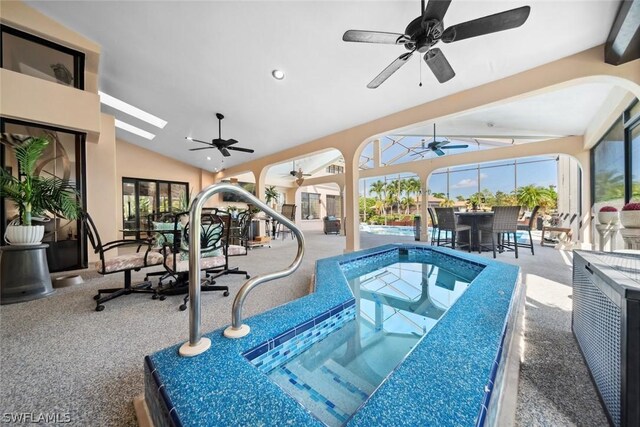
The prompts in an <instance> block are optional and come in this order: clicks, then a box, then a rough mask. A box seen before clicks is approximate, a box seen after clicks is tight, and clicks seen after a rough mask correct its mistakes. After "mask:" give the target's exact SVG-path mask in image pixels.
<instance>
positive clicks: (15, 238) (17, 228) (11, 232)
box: [4, 225, 44, 246]
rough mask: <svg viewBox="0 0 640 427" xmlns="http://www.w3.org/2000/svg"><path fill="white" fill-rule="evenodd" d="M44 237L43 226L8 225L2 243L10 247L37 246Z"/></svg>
mask: <svg viewBox="0 0 640 427" xmlns="http://www.w3.org/2000/svg"><path fill="white" fill-rule="evenodd" d="M43 237H44V225H8V226H7V230H6V231H5V233H4V241H5V242H7V243H8V244H10V245H16V246H25V245H39V244H40V243H42V238H43Z"/></svg>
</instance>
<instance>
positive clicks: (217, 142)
mask: <svg viewBox="0 0 640 427" xmlns="http://www.w3.org/2000/svg"><path fill="white" fill-rule="evenodd" d="M216 117H217V118H218V137H217V138H215V139H212V140H211V142H206V141H200V140H199V139H193V138H191V137H189V136H187V137H185V139H188V140H189V141H193V142H199V143H201V144H205V145H208V147H200V148H190V149H189V151H198V150H208V149H210V148H217V149H218V151H220V152H221V153H222V155H223V156H224V157H229V156H230V155H231V153H229V150H233V151H242V152H244V153H253V150H252V149H250V148H242V147H232V145H234V144H237V143H238V141H236V140H235V139H222V119H224V116H223V115H222V114H220V113H216Z"/></svg>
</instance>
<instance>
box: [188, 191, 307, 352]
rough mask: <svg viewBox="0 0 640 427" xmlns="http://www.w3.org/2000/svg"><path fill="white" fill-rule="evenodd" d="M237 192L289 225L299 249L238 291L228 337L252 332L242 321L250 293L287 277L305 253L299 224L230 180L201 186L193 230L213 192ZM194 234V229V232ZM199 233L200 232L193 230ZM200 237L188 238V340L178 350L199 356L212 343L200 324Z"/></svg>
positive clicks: (191, 218) (191, 219) (195, 202)
mask: <svg viewBox="0 0 640 427" xmlns="http://www.w3.org/2000/svg"><path fill="white" fill-rule="evenodd" d="M223 191H224V192H228V193H235V194H237V195H239V196H242V197H243V198H245V199H246V200H247V202H249V203H251V204H253V205H255V206H257V207H259V208H260V209H262V210H263V211H264V212H265V213H266V214H267V215H269V216H270V217H271V218H273V219H275V220H278V221H279V222H280V223H282V224H284V225H285V226H286V227H287V228H288V229H290V230H291V231H292V232H293V233H294V234H295V235H296V238H297V240H298V253H297V254H296V257H295V259H294V260H293V262H292V263H291V265H289V266H288V267H287V268H285V269H283V270H280V271H276V272H273V273H267V274H263V275H259V276H255V277H253V278H252V279H250V280H248V281H247V282H246V283H245V284H244V285H243V286H242V288H240V290H239V291H238V294H237V295H236V298H235V300H234V301H233V308H232V312H231V326H229V327H228V328H227V329H226V330H225V331H224V335H225V336H226V337H229V338H240V337H243V336H245V335H247V334H248V333H249V326H247V325H243V324H242V307H243V305H244V301H245V299H246V298H247V295H249V293H250V292H251V291H252V290H253V289H254V288H255V287H256V286H258V285H260V284H262V283H265V282H269V281H271V280H275V279H279V278H282V277H286V276H288V275H290V274H291V273H293V272H294V271H296V270H297V269H298V267H299V266H300V263H301V262H302V257H303V256H304V236H303V235H302V232H301V231H300V229H299V228H298V227H296V225H295V224H294V223H293V222H291V221H290V220H289V219H287V218H286V217H284V216H282V215H281V214H280V213H278V212H276V211H275V210H273V209H271V208H270V207H269V206H267V205H266V204H265V203H264V202H263V201H262V200H260V199H258V198H257V197H255V196H254V195H253V194H251V193H249V192H248V191H246V190H244V189H243V188H241V187H239V186H236V185H233V184H229V183H219V184H213V185H210V186H209V187H207V188H205V189H204V190H202V191H201V192H200V193H198V195H197V196H196V198H195V199H194V200H193V204H192V206H191V211H190V212H189V227H190V228H191V230H199V229H200V226H201V223H202V207H203V206H204V204H205V202H206V201H207V200H209V198H210V197H211V196H213V195H214V194H216V193H220V192H223ZM192 234H193V232H192ZM194 235H196V236H197V234H194ZM200 244H201V242H200V239H198V238H195V239H194V238H192V239H189V341H188V342H186V343H184V344H183V345H182V346H181V347H180V350H179V353H180V355H181V356H187V357H189V356H196V355H198V354H201V353H204V352H205V351H207V350H208V349H209V347H211V340H209V339H208V338H205V337H202V333H201V331H200V326H201V301H200V280H201V272H200Z"/></svg>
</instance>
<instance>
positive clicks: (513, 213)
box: [478, 206, 520, 258]
mask: <svg viewBox="0 0 640 427" xmlns="http://www.w3.org/2000/svg"><path fill="white" fill-rule="evenodd" d="M491 210H492V211H493V217H492V218H491V222H489V223H487V224H480V225H478V253H480V252H482V248H483V247H486V246H483V245H482V233H483V232H485V233H491V249H492V250H493V257H494V258H495V257H496V237H497V238H498V239H497V240H498V241H497V243H498V249H499V250H500V252H504V251H505V250H506V249H508V250H513V251H514V252H515V254H516V258H518V244H517V238H518V236H517V235H516V232H517V231H518V216H519V215H520V206H494V207H492V208H491ZM505 234H506V235H510V234H513V241H514V244H513V246H511V245H510V244H508V243H505V242H504V235H505Z"/></svg>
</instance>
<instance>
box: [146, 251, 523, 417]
mask: <svg viewBox="0 0 640 427" xmlns="http://www.w3.org/2000/svg"><path fill="white" fill-rule="evenodd" d="M401 260H402V261H410V262H434V261H446V262H447V263H448V264H449V265H451V266H452V271H453V272H455V273H456V274H459V275H460V276H462V277H465V278H468V280H473V278H474V277H476V276H477V275H478V274H479V273H481V272H483V269H486V270H485V272H484V273H483V274H482V275H481V276H480V277H481V278H482V280H479V282H478V286H476V288H477V289H476V291H475V292H472V293H476V294H477V295H476V297H474V298H471V295H469V297H468V298H466V299H464V301H461V300H463V298H461V300H459V301H458V303H457V304H458V305H459V307H457V308H456V310H451V311H457V312H458V313H451V315H450V316H449V317H451V318H450V319H448V322H446V323H453V324H459V323H460V321H461V320H463V321H467V320H469V319H464V317H465V316H464V315H461V314H460V313H465V311H469V310H474V308H477V301H478V300H479V301H482V302H485V303H487V304H488V306H491V304H493V303H494V302H497V301H498V300H502V301H504V297H509V298H510V297H511V292H512V291H514V288H513V286H514V285H513V283H514V282H513V279H514V278H515V280H516V284H517V275H518V271H519V269H518V267H515V266H509V265H506V264H502V263H500V262H495V261H491V260H484V259H480V258H478V257H476V256H472V255H467V254H466V253H458V252H454V251H452V250H447V249H440V248H438V249H433V250H432V248H431V247H428V246H425V247H422V246H418V245H402V244H393V245H385V246H383V247H378V248H372V249H368V250H364V251H359V252H356V253H350V254H345V255H343V256H339V257H333V258H327V259H323V260H318V261H317V263H316V273H318V272H322V274H321V275H318V274H317V275H316V277H317V278H318V280H317V282H316V285H317V287H316V292H315V293H314V294H310V295H308V296H306V297H303V298H300V299H298V300H294V301H292V302H290V303H287V304H285V305H283V306H279V307H276V308H274V309H271V310H269V311H267V312H264V313H261V314H259V315H256V316H253V317H251V318H249V319H247V320H246V322H247V323H248V324H249V325H250V326H251V328H252V333H251V334H250V335H249V336H248V337H245V338H243V339H242V340H229V339H227V338H224V337H223V336H222V333H221V331H222V329H220V330H217V331H214V332H210V333H207V334H205V336H207V337H208V338H210V339H211V340H212V351H209V352H207V353H204V354H203V355H200V356H198V357H195V358H182V357H180V356H178V353H177V349H178V347H179V346H178V345H176V346H173V347H169V348H167V349H164V350H161V351H159V352H157V353H154V354H153V355H151V356H147V357H146V358H145V363H144V369H145V401H146V404H147V407H148V410H149V412H150V414H151V420H152V422H153V423H154V425H155V426H156V427H161V426H181V425H185V426H186V425H203V423H204V424H206V425H212V426H213V425H256V424H265V423H267V424H272V425H276V424H277V425H283V424H295V425H305V426H312V425H321V423H320V422H319V421H318V420H317V419H315V418H314V417H313V416H311V415H310V414H309V413H308V412H307V411H306V410H305V409H303V408H302V407H301V406H300V405H299V404H297V402H295V401H294V400H293V399H292V398H291V397H289V396H288V395H287V394H286V393H285V392H283V391H282V390H281V389H280V388H279V387H278V386H276V385H275V383H272V382H271V381H270V380H269V379H268V378H267V377H266V375H265V374H264V373H263V372H262V371H260V370H259V368H258V369H256V366H255V365H254V364H253V361H255V360H257V359H258V358H260V357H261V356H263V365H261V366H264V368H263V369H270V367H271V366H275V365H277V360H276V359H278V357H279V356H280V355H281V354H282V353H280V354H277V355H276V354H275V351H274V350H275V349H276V347H278V346H280V348H281V349H282V348H285V349H286V350H285V351H290V352H291V351H297V349H298V348H300V347H305V346H307V345H309V344H308V343H309V342H310V341H311V340H313V338H310V337H309V336H308V334H307V335H305V332H307V331H309V330H311V329H313V328H315V327H316V326H317V325H318V326H320V327H323V326H324V327H325V328H327V329H328V328H332V327H333V328H336V329H337V328H338V327H340V326H342V325H343V324H344V322H346V321H347V319H348V318H349V316H352V315H353V316H355V305H354V301H353V295H352V294H351V291H350V289H349V288H348V284H347V283H346V279H345V275H351V274H352V273H356V274H357V271H358V270H360V269H362V268H367V267H369V266H370V265H371V264H379V263H381V262H384V263H387V265H390V264H392V263H394V262H398V261H401ZM487 267H489V268H488V269H487ZM510 281H511V282H510ZM509 283H511V285H509ZM490 285H494V286H495V289H492V288H491V286H490ZM470 287H471V288H473V286H471V285H470ZM517 288H518V287H517V286H516V288H515V289H517ZM488 289H490V290H492V291H495V290H498V292H497V293H498V294H499V295H502V296H503V297H502V298H498V300H495V301H492V299H495V298H496V297H495V296H492V297H489V298H487V299H485V298H484V296H489V295H492V294H493V295H494V294H495V293H494V292H491V293H490V294H486V292H487V290H488ZM507 292H508V295H505V294H506V293H507ZM467 293H470V292H469V291H467ZM463 297H464V295H463ZM477 297H480V299H478V300H475V298H477ZM514 300H515V298H514V299H511V298H510V303H509V310H508V313H511V312H512V311H513V307H512V306H513V305H514ZM460 302H462V303H460ZM500 304H504V302H502V303H500ZM322 307H325V308H324V309H323V308H322ZM502 307H504V305H502ZM454 308H455V305H454ZM493 308H494V307H492V310H490V312H494V313H493V315H492V316H490V317H492V319H491V322H490V324H491V327H492V328H493V327H494V325H496V326H497V323H500V324H501V325H503V326H504V325H507V323H508V322H511V320H509V319H510V318H512V317H513V316H512V315H511V314H508V313H504V312H503V311H504V309H500V310H495V309H493ZM319 310H322V312H321V313H320V314H315V313H318V311H319ZM496 311H499V313H495V312H496ZM507 314H508V315H507ZM309 317H312V318H311V319H309ZM338 317H339V318H338ZM329 318H333V319H332V320H331V321H330V322H327V320H329ZM471 320H473V319H471ZM498 321H499V322H498ZM323 322H327V323H324V325H323ZM340 322H342V324H340ZM331 323H333V325H332V326H330V325H331ZM312 324H313V327H312V326H311V325H312ZM339 324H340V325H339ZM287 325H290V326H287ZM283 329H284V331H283ZM450 329H454V328H444V327H442V325H436V327H435V328H434V332H435V333H433V332H432V333H433V336H432V337H429V336H427V338H430V341H435V342H436V344H442V343H448V344H450V345H449V346H445V347H446V348H444V349H442V348H438V349H436V348H431V345H430V344H431V343H427V344H424V343H422V345H418V347H417V349H416V350H417V351H415V352H414V354H412V355H411V358H410V359H411V360H410V361H409V360H407V361H405V362H404V363H403V364H401V365H400V366H399V367H398V368H399V369H398V370H399V371H402V372H398V373H397V375H394V377H395V378H388V380H387V381H386V382H385V383H383V387H381V388H380V389H378V391H377V392H376V393H374V394H373V395H372V396H371V397H370V398H369V400H368V401H367V404H366V405H365V406H364V407H363V408H361V410H360V411H359V412H358V413H356V414H355V418H352V419H351V420H350V421H349V423H348V425H350V426H355V425H370V423H371V420H373V419H375V420H376V422H383V423H386V424H389V425H393V424H395V425H416V424H415V422H416V421H415V420H416V419H418V420H419V423H418V424H421V425H425V423H427V424H429V423H430V422H432V421H433V420H434V419H435V420H439V418H440V415H444V414H449V415H446V416H447V417H452V416H453V417H455V416H456V412H458V411H457V410H454V409H453V408H457V407H458V406H459V405H462V406H464V407H467V409H466V411H467V412H466V415H465V417H466V418H465V420H466V421H465V422H463V424H466V425H469V424H474V423H475V424H476V425H483V423H485V422H486V420H488V419H489V420H490V419H491V411H489V416H488V417H487V415H486V414H487V410H486V408H487V406H488V405H492V404H493V403H494V401H495V395H496V394H497V392H493V383H494V382H496V378H497V379H498V381H499V380H500V378H501V370H502V369H503V365H504V363H503V361H504V353H505V352H504V351H503V346H504V345H506V344H505V336H506V335H508V331H507V329H506V328H504V327H503V328H502V330H501V333H500V337H501V339H500V346H499V349H498V351H497V352H496V351H495V350H494V349H495V348H496V347H495V345H494V344H490V343H497V342H498V341H497V339H496V338H497V336H496V334H495V333H494V332H492V333H490V332H491V331H495V332H497V330H496V329H491V331H487V333H484V332H482V333H478V332H479V331H478V330H474V331H473V334H474V336H477V337H478V340H479V341H481V343H480V345H484V344H483V343H486V344H487V345H489V348H488V349H489V353H487V352H486V351H484V350H483V351H481V352H478V351H477V349H473V348H467V347H466V346H465V345H464V343H463V342H459V341H460V340H458V339H456V336H457V334H458V333H459V332H458V331H455V330H450ZM272 337H275V338H272ZM494 337H495V338H494ZM431 338H432V339H431ZM276 340H277V342H278V344H276ZM462 341H465V340H464V339H463V340H462ZM287 343H289V344H287ZM297 345H300V347H297ZM282 346H284V347H282ZM436 347H438V346H436ZM440 347H442V346H441V345H440ZM480 348H483V347H480ZM270 351H271V352H272V353H270V355H269V356H264V355H267V354H269V352H270ZM441 351H445V354H442V353H440V352H441ZM434 352H435V353H434ZM446 352H449V353H452V352H453V353H452V354H455V359H450V357H451V354H447V353H446ZM460 353H462V354H460ZM479 353H483V354H484V355H483V356H481V355H479ZM488 354H492V355H493V356H491V357H492V360H493V365H492V368H491V369H488V370H486V371H482V372H475V373H474V374H476V376H477V377H478V378H483V381H484V382H486V386H485V387H484V395H482V394H481V395H480V396H484V397H483V399H482V405H480V399H479V398H478V395H477V394H476V392H474V393H472V396H473V397H472V400H471V402H478V403H477V404H473V407H476V406H475V405H479V406H481V409H480V412H479V414H477V415H476V416H472V415H470V414H469V412H468V411H469V409H470V407H469V406H468V405H469V402H467V403H464V401H465V399H468V398H469V396H460V397H457V398H455V399H453V400H454V402H451V397H450V396H451V394H450V392H447V390H450V391H452V390H455V386H454V384H452V383H448V382H447V381H449V380H451V379H450V378H449V379H446V378H445V380H447V381H445V384H440V388H438V384H435V383H434V384H429V387H428V388H427V389H426V391H429V390H430V393H427V394H431V395H432V396H427V395H426V394H425V396H424V397H422V394H424V393H421V394H419V395H415V391H416V387H422V386H419V385H418V384H417V383H415V381H413V382H412V381H409V382H407V381H406V378H422V377H423V376H425V375H426V376H428V375H433V373H432V372H429V371H430V367H432V366H435V365H436V364H434V361H435V360H439V362H438V364H441V363H444V364H447V363H453V364H454V365H455V363H459V362H456V361H457V360H464V359H465V358H466V359H467V360H472V359H473V358H474V357H480V358H481V360H487V359H488V357H487V356H488ZM286 356H287V357H289V356H290V354H287V355H286ZM269 357H271V360H270V361H273V365H270V364H269V363H270V361H267V359H268V358H269ZM443 357H444V359H442V358H443ZM447 357H449V359H447ZM248 359H251V360H252V361H251V362H250V361H249V360H248ZM441 359H442V360H441ZM242 361H244V363H243V362H242ZM496 362H497V363H496ZM486 366H489V365H488V364H487V365H486ZM416 369H417V370H416ZM462 370H464V369H462ZM451 372H457V370H456V369H453V366H452V369H451ZM459 375H462V378H464V377H465V375H466V376H469V372H467V373H466V374H465V373H462V372H460V373H459ZM398 377H401V378H403V379H401V380H400V381H398ZM163 378H164V382H163V380H162V379H163ZM487 378H489V382H487ZM437 380H438V381H440V380H441V378H437ZM453 380H455V381H460V379H459V378H454V379H453ZM409 383H411V384H409ZM474 383H476V384H477V383H478V381H477V379H476V380H475V381H474ZM447 384H448V385H447ZM483 384H484V383H483ZM407 387H408V388H407ZM452 387H453V388H452ZM440 389H441V390H442V392H443V393H444V394H443V395H442V399H444V400H438V399H436V400H433V394H434V392H437V390H440ZM420 390H423V389H422V388H421V389H420ZM492 392H493V396H492ZM405 394H406V395H407V396H406V397H408V396H409V395H411V396H414V398H412V399H411V400H414V402H411V401H410V400H407V399H405V398H403V395H405ZM435 394H438V393H435ZM454 394H455V393H454ZM458 395H459V393H458ZM171 398H174V399H173V402H175V406H174V403H172V399H171ZM415 398H418V399H417V401H415V400H416V399H415ZM265 399H266V400H265ZM274 399H275V400H274ZM425 399H427V400H425ZM458 399H459V400H460V401H459V402H458V401H456V400H458ZM476 399H478V400H476ZM202 402H205V403H202ZM427 402H431V403H427ZM443 403H444V405H443ZM432 404H435V405H436V406H435V407H433V406H431V405H432ZM451 404H453V405H454V406H453V407H451ZM416 405H418V406H416ZM426 406H430V407H431V408H432V410H436V408H437V413H438V414H440V415H435V416H430V415H429V413H430V412H431V411H428V412H427V413H425V412H424V408H425V407H426ZM447 407H449V409H447ZM490 407H491V406H490ZM424 415H429V416H427V417H426V418H424ZM389 416H391V418H389ZM416 416H417V417H418V418H415V417H416ZM454 419H455V418H454ZM367 420H368V421H367ZM429 420H431V421H429ZM450 420H451V419H450ZM458 421H461V419H459V420H458ZM469 421H473V422H469Z"/></svg>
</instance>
